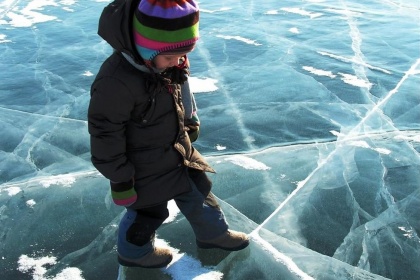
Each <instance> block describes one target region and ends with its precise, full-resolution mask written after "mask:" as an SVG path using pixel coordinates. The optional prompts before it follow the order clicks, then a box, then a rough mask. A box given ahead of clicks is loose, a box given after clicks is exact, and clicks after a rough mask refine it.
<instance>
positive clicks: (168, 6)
mask: <svg viewBox="0 0 420 280" xmlns="http://www.w3.org/2000/svg"><path fill="white" fill-rule="evenodd" d="M177 2H178V3H177ZM140 8H141V11H142V12H143V13H145V14H147V15H149V16H153V17H159V18H167V19H173V18H178V17H182V16H185V15H187V14H191V13H195V12H197V11H198V7H197V6H196V4H195V3H194V2H193V1H145V0H143V1H142V2H141V3H140V5H139V9H140ZM137 10H138V9H137Z"/></svg>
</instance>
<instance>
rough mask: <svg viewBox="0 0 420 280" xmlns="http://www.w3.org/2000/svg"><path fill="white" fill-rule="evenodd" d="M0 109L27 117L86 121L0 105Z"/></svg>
mask: <svg viewBox="0 0 420 280" xmlns="http://www.w3.org/2000/svg"><path fill="white" fill-rule="evenodd" d="M0 110H3V111H8V112H13V113H20V114H24V115H28V116H29V117H34V116H35V117H39V118H42V119H57V120H66V121H71V122H78V123H84V124H85V123H87V121H84V120H78V119H71V118H66V117H62V116H49V115H42V114H38V113H31V112H25V111H20V110H15V109H9V108H5V107H2V106H0Z"/></svg>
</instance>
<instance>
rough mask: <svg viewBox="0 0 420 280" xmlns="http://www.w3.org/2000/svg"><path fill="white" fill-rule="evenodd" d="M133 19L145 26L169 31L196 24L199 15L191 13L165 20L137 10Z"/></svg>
mask: <svg viewBox="0 0 420 280" xmlns="http://www.w3.org/2000/svg"><path fill="white" fill-rule="evenodd" d="M134 18H136V19H137V20H138V22H140V23H141V24H143V25H145V26H148V27H152V28H155V29H163V30H168V31H171V30H177V29H182V28H186V27H189V26H191V25H194V24H196V23H197V22H198V20H199V13H198V12H197V13H192V14H189V15H186V16H182V17H178V18H176V19H166V18H157V17H154V16H148V15H146V14H144V13H142V12H140V11H139V10H136V11H135V16H134Z"/></svg>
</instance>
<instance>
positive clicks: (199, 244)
mask: <svg viewBox="0 0 420 280" xmlns="http://www.w3.org/2000/svg"><path fill="white" fill-rule="evenodd" d="M196 243H197V247H198V248H201V249H222V250H225V251H239V250H242V249H245V248H246V247H248V245H249V240H247V241H246V242H244V243H242V244H241V245H239V246H237V247H222V246H219V245H216V244H210V243H205V242H201V241H199V240H196Z"/></svg>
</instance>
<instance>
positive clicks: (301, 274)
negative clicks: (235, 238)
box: [251, 230, 314, 280]
mask: <svg viewBox="0 0 420 280" xmlns="http://www.w3.org/2000/svg"><path fill="white" fill-rule="evenodd" d="M251 238H252V240H253V241H254V242H255V243H258V244H259V245H261V247H262V248H264V249H265V250H267V251H268V252H270V253H271V255H272V256H273V257H274V258H275V260H276V261H278V262H280V263H282V264H284V265H285V266H286V267H287V268H288V269H289V271H290V272H292V273H294V274H295V275H296V276H298V277H299V278H300V279H304V280H310V279H314V278H312V277H311V276H309V275H308V274H306V273H305V272H303V271H302V270H301V269H300V268H299V267H298V266H297V265H296V264H295V262H294V261H293V260H292V259H291V258H289V257H288V256H286V255H284V254H282V253H281V252H279V251H278V250H277V249H276V248H274V247H273V246H272V245H271V244H270V243H269V242H267V241H266V240H264V239H263V238H261V237H260V236H259V235H258V233H257V231H256V230H255V231H253V232H252V233H251Z"/></svg>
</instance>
